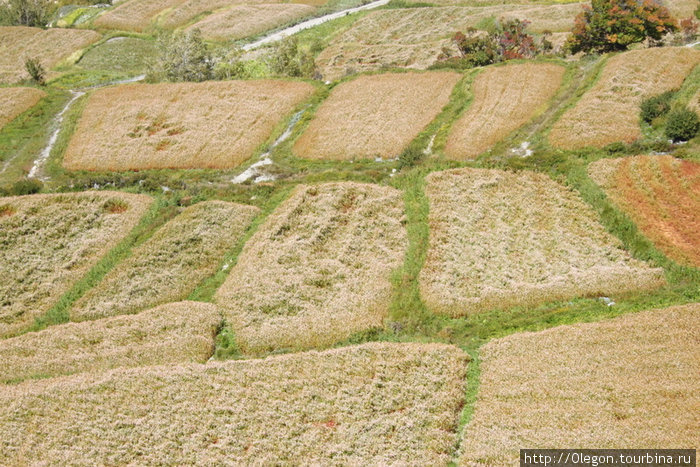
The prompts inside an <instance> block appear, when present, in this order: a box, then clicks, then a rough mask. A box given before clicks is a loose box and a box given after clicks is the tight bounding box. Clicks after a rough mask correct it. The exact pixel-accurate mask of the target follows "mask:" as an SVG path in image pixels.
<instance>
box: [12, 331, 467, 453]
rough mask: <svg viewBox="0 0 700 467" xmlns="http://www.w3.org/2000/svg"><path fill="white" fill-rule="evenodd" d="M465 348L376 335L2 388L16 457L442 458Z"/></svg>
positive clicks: (452, 437)
mask: <svg viewBox="0 0 700 467" xmlns="http://www.w3.org/2000/svg"><path fill="white" fill-rule="evenodd" d="M467 358H468V357H467V356H466V354H465V353H464V352H462V351H461V350H460V349H458V348H456V347H453V346H447V345H440V344H388V343H371V344H364V345H360V346H354V347H347V348H341V349H333V350H329V351H326V352H307V353H301V354H293V355H284V356H279V357H273V358H268V359H264V360H247V361H228V362H218V363H211V364H208V365H195V364H190V365H184V366H179V367H162V366H161V367H151V368H135V369H126V370H125V369H120V370H113V371H111V372H108V373H103V374H98V375H88V374H85V375H74V376H68V377H62V378H56V379H52V380H44V381H35V382H31V383H30V382H27V383H23V384H20V385H16V386H8V387H6V388H3V390H2V391H0V420H3V423H2V424H0V458H2V459H3V460H4V461H5V462H7V463H8V464H12V465H18V464H43V463H56V464H68V463H70V464H80V465H83V464H84V465H88V464H89V465H94V464H109V465H137V464H138V465H163V464H173V465H207V466H208V465H278V464H289V465H307V464H310V465H388V464H396V465H442V464H446V463H447V462H449V460H450V456H451V451H452V450H453V449H454V446H455V442H456V434H455V429H456V427H457V420H458V418H459V411H460V409H461V406H462V403H463V400H464V378H465V374H466V371H465V370H466V366H467Z"/></svg>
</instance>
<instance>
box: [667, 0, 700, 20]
mask: <svg viewBox="0 0 700 467" xmlns="http://www.w3.org/2000/svg"><path fill="white" fill-rule="evenodd" d="M661 3H663V4H664V6H666V8H668V9H669V11H670V12H671V14H672V15H673V16H675V17H676V18H678V19H685V18H692V17H693V16H694V15H693V13H694V12H695V10H696V9H697V8H698V0H663V1H662V2H661Z"/></svg>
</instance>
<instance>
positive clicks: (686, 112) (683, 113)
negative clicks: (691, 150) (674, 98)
mask: <svg viewBox="0 0 700 467" xmlns="http://www.w3.org/2000/svg"><path fill="white" fill-rule="evenodd" d="M698 130H700V119H698V114H696V113H695V112H693V111H692V110H690V109H687V108H683V109H677V110H674V111H672V112H670V113H669V114H668V117H667V118H666V136H667V137H668V138H669V139H671V140H673V141H674V142H676V141H688V140H691V139H693V138H694V137H695V135H697V134H698Z"/></svg>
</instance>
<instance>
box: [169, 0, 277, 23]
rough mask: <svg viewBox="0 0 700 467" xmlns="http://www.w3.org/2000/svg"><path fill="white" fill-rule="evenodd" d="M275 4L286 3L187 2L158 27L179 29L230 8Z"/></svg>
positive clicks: (261, 0)
mask: <svg viewBox="0 0 700 467" xmlns="http://www.w3.org/2000/svg"><path fill="white" fill-rule="evenodd" d="M261 3H263V4H274V3H284V2H282V1H278V0H185V1H184V2H182V3H179V4H178V5H177V6H176V7H175V8H173V9H171V10H170V11H167V12H165V13H164V14H163V15H161V17H160V18H159V19H158V25H159V26H162V27H164V28H169V29H172V28H178V27H182V26H186V25H187V24H189V23H191V22H192V21H195V20H197V19H198V18H201V17H203V16H204V17H206V15H209V14H212V13H214V12H219V11H221V10H224V9H226V8H228V7H233V6H240V5H244V4H245V5H258V4H261Z"/></svg>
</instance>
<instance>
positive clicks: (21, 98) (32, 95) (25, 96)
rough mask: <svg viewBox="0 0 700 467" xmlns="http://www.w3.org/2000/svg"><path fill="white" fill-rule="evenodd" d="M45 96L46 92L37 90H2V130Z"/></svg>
mask: <svg viewBox="0 0 700 467" xmlns="http://www.w3.org/2000/svg"><path fill="white" fill-rule="evenodd" d="M45 96H46V93H45V92H44V91H42V90H40V89H35V88H0V128H2V127H3V126H5V125H6V124H7V123H9V122H11V121H12V120H13V119H14V118H15V117H16V116H18V115H19V114H21V113H22V112H24V111H25V110H27V109H30V108H32V107H34V105H36V103H37V102H39V100H41V98H42V97H45Z"/></svg>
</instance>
